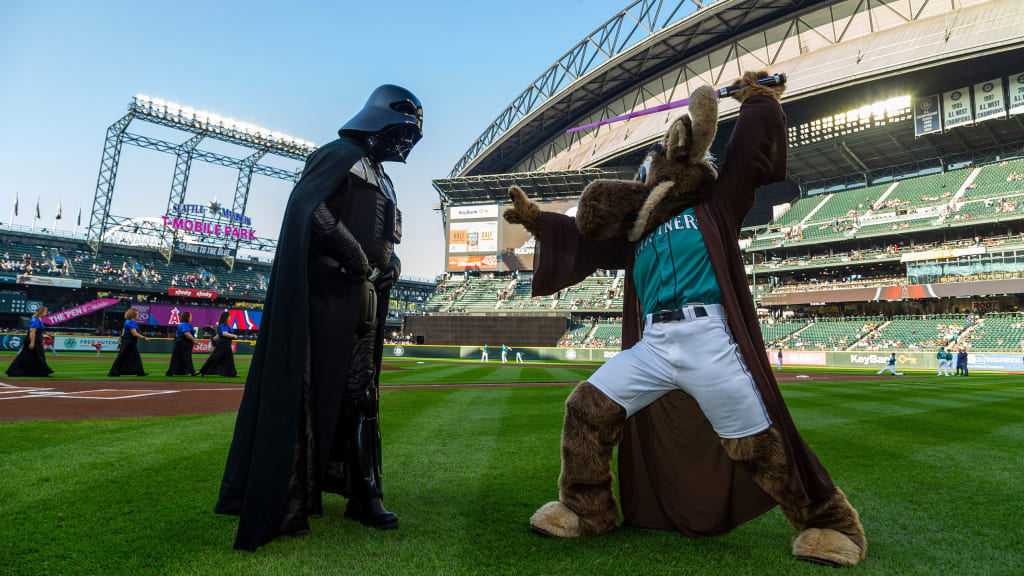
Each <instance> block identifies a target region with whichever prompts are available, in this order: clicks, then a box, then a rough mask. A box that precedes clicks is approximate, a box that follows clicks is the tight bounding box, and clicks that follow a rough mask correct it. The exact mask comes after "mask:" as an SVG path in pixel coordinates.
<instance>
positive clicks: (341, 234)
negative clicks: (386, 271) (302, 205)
mask: <svg viewBox="0 0 1024 576" xmlns="http://www.w3.org/2000/svg"><path fill="white" fill-rule="evenodd" d="M312 232H313V233H312V236H311V242H312V246H313V248H314V249H315V250H316V251H317V252H319V253H321V254H324V255H326V256H328V257H330V258H333V259H334V260H337V261H338V263H339V264H341V266H342V269H343V270H342V277H344V278H345V279H346V280H349V281H351V282H362V281H363V280H365V279H366V278H367V277H368V276H369V275H370V271H371V270H370V263H369V262H368V261H367V259H366V254H365V253H364V252H363V248H362V246H360V245H359V241H358V240H356V238H355V236H353V235H352V233H351V232H349V230H348V228H346V227H345V224H344V223H342V222H339V221H337V220H336V219H335V218H334V215H333V214H331V211H330V209H328V208H327V205H326V204H325V203H323V202H321V203H319V204H317V206H316V208H314V209H313V218H312Z"/></svg>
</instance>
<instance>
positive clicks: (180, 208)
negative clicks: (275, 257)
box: [161, 202, 256, 240]
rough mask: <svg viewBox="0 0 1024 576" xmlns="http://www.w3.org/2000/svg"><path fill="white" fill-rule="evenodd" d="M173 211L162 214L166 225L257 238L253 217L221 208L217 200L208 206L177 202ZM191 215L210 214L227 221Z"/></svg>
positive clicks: (208, 233) (226, 236) (203, 232)
mask: <svg viewBox="0 0 1024 576" xmlns="http://www.w3.org/2000/svg"><path fill="white" fill-rule="evenodd" d="M171 213H172V214H171V215H169V216H161V218H163V220H164V227H171V228H174V229H175V230H185V231H187V232H194V233H196V234H204V235H207V236H219V237H221V238H238V239H239V240H255V239H256V230H255V229H254V228H252V219H251V218H249V217H248V216H245V215H243V214H239V213H237V212H232V211H231V210H228V209H226V208H221V206H220V204H218V203H217V202H210V204H209V205H207V206H204V205H202V204H175V205H174V206H172V207H171ZM190 215H194V216H202V217H206V216H207V215H209V216H213V217H214V218H222V219H224V220H225V222H224V223H223V224H222V223H219V222H210V221H209V220H207V219H200V220H197V219H194V218H189V216H190Z"/></svg>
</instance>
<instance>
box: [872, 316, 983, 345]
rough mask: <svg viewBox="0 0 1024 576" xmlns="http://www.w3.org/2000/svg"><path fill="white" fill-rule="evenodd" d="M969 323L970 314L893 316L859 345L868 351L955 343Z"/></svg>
mask: <svg viewBox="0 0 1024 576" xmlns="http://www.w3.org/2000/svg"><path fill="white" fill-rule="evenodd" d="M966 326H967V318H966V316H938V317H933V318H893V320H892V321H891V322H889V323H888V324H886V325H884V326H882V327H880V328H879V329H878V331H877V332H876V333H874V334H872V335H871V336H869V337H868V338H865V339H864V340H862V341H861V342H859V343H858V344H857V348H858V349H861V348H864V349H867V350H930V349H937V348H938V347H939V346H945V345H947V344H950V343H952V342H953V341H954V340H955V339H956V338H957V337H958V335H959V334H960V332H961V331H962V330H963V329H964V328H965V327H966Z"/></svg>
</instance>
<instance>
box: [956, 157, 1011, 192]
mask: <svg viewBox="0 0 1024 576" xmlns="http://www.w3.org/2000/svg"><path fill="white" fill-rule="evenodd" d="M1018 194H1024V158H1021V159H1017V160H1010V161H1008V162H999V163H997V164H989V165H987V166H983V167H982V168H981V171H980V172H978V175H977V176H976V177H975V178H974V181H973V182H971V185H970V186H968V187H967V190H965V191H964V198H965V199H967V200H977V199H984V198H1001V197H1004V196H1013V195H1018Z"/></svg>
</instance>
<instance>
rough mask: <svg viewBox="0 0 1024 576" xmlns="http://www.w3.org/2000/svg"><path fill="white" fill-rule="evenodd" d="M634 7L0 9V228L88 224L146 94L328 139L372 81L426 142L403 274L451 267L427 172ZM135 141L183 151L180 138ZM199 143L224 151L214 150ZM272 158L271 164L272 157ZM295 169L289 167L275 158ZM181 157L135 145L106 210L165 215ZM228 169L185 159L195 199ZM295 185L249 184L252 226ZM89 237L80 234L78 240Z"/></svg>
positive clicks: (395, 174)
mask: <svg viewBox="0 0 1024 576" xmlns="http://www.w3.org/2000/svg"><path fill="white" fill-rule="evenodd" d="M627 4H628V2H627V0H613V1H609V0H587V1H585V2H584V1H582V0H549V1H536V0H529V1H523V2H516V3H508V2H502V3H499V2H465V1H449V2H440V1H433V2H427V1H424V2H412V1H400V2H359V3H355V2H289V3H284V2H277V3H271V2H256V1H250V2H210V1H208V2H183V3H152V2H95V3H92V2H89V3H87V2H47V1H38V0H37V1H34V2H14V1H10V0H0V126H2V129H3V132H4V137H3V138H0V174H2V177H0V222H3V225H4V226H6V225H7V222H8V220H9V216H10V210H11V206H12V204H13V202H14V197H15V194H16V193H17V194H18V196H19V197H20V202H21V204H20V209H19V213H20V217H19V218H17V219H16V220H15V223H16V224H21V225H26V226H27V225H29V224H31V223H32V214H33V212H34V207H35V203H36V198H37V197H38V198H39V199H40V203H41V206H42V219H41V221H40V222H37V224H36V225H37V228H40V227H47V228H49V227H50V226H51V225H52V223H53V215H54V213H55V211H56V207H57V203H58V202H61V203H62V205H63V211H64V218H65V219H64V221H63V224H62V225H61V226H62V227H66V228H68V229H70V228H71V227H72V226H73V224H74V219H75V216H76V215H77V212H78V207H79V205H81V206H82V211H83V217H82V218H83V228H84V227H85V226H86V225H87V224H88V216H89V212H90V210H91V207H92V200H93V195H94V192H95V187H96V175H97V172H98V169H99V161H100V155H101V152H102V148H103V140H104V134H105V130H106V128H107V126H109V125H110V124H111V123H113V122H114V121H115V120H116V119H117V118H118V117H120V116H121V115H123V114H124V112H125V108H126V106H127V104H128V102H129V101H130V100H131V98H132V96H134V95H135V94H136V93H144V94H148V95H150V96H154V97H159V98H163V99H165V100H168V101H174V102H178V103H180V104H182V105H186V106H191V107H193V108H196V109H204V110H208V111H210V112H215V113H217V114H220V115H222V116H230V117H233V118H236V119H239V120H243V121H245V122H249V123H252V124H256V125H259V126H264V127H267V128H270V129H272V130H278V131H282V132H285V133H288V134H291V135H293V136H295V137H298V138H302V139H305V140H312V141H313V142H316V143H318V144H322V143H325V142H327V141H329V140H331V139H333V138H334V137H336V130H337V128H338V126H340V125H341V124H342V123H343V122H344V121H345V120H346V119H347V118H348V117H350V116H351V115H352V114H353V113H355V112H356V111H357V110H358V109H359V108H360V107H361V106H362V104H363V101H364V100H365V98H366V96H367V95H368V94H369V93H370V91H371V90H372V89H373V88H374V87H376V86H377V85H379V84H383V83H394V84H399V85H403V86H405V87H407V88H409V89H411V90H412V91H413V92H415V93H416V94H417V95H418V96H419V98H420V100H421V101H422V102H423V104H424V109H425V114H424V131H425V136H424V138H423V140H422V141H421V142H420V144H419V145H418V146H417V147H416V149H415V150H414V151H413V153H412V155H411V157H410V159H409V163H408V164H407V165H405V166H402V165H398V164H391V165H389V172H390V173H391V175H392V178H393V179H394V180H395V184H396V188H397V190H398V193H399V199H400V200H399V201H400V206H401V207H402V209H403V212H404V213H405V222H406V231H405V241H404V242H403V244H402V246H401V247H400V250H399V254H400V255H401V256H402V260H403V262H404V272H405V273H406V274H409V275H413V276H420V277H433V276H434V275H435V274H437V273H439V272H441V270H442V267H443V264H444V263H443V256H444V255H443V246H444V238H443V231H442V229H441V220H440V216H439V215H438V214H437V213H435V212H433V211H432V210H431V209H430V208H431V204H432V203H433V202H436V201H437V195H436V193H435V192H434V190H433V188H432V187H431V185H430V180H431V179H432V178H437V177H444V176H446V175H447V174H448V171H449V170H450V169H451V167H452V165H453V164H454V163H455V161H456V160H457V159H458V158H459V157H460V156H461V155H462V153H463V152H464V151H465V150H466V148H467V147H468V146H469V144H470V143H471V142H472V141H473V140H474V139H475V138H476V137H477V136H478V135H479V134H480V132H481V131H482V130H483V129H484V128H485V127H486V126H487V124H488V123H489V122H490V121H491V120H493V119H494V117H495V116H496V115H497V114H498V113H499V112H500V111H501V110H502V109H503V108H504V107H505V106H507V105H508V104H509V103H510V102H511V100H512V99H513V98H514V97H515V96H516V95H517V94H518V93H519V92H520V91H521V90H522V89H523V88H525V87H526V86H527V85H528V84H529V82H531V81H532V80H533V79H534V78H536V76H537V75H538V74H539V73H540V72H542V71H543V70H544V69H545V68H546V67H547V66H549V65H550V64H551V63H552V62H554V61H555V59H556V58H558V57H559V56H561V55H562V54H563V53H564V52H565V51H566V50H568V49H569V48H570V47H571V46H572V45H574V44H575V43H576V42H577V41H579V40H580V39H581V38H582V37H583V36H585V35H586V34H587V33H589V32H590V31H592V30H593V29H594V28H596V27H598V26H600V25H601V24H603V23H604V22H605V21H606V20H607V19H608V18H610V17H611V16H612V15H614V14H615V13H617V12H618V11H619V10H621V9H622V8H624V7H625V6H626V5H627ZM132 126H133V127H132V130H133V131H136V132H139V133H145V134H150V135H153V136H159V137H163V138H166V139H170V140H174V141H184V140H185V139H187V138H186V137H185V135H184V133H174V132H170V131H162V129H156V130H154V129H152V128H148V129H147V128H142V127H136V125H135V124H134V123H133V125H132ZM201 147H203V148H207V149H210V150H213V151H220V152H227V151H229V150H230V148H231V147H230V146H226V145H223V144H220V143H213V144H204V145H202V146H201ZM268 163H274V162H268ZM274 164H275V165H279V166H281V167H289V168H291V167H294V163H289V162H287V161H281V162H276V163H274ZM173 167H174V157H173V156H171V155H166V154H161V153H159V152H153V151H148V150H143V149H139V148H134V147H125V148H124V152H123V153H122V159H121V166H120V170H119V172H118V181H117V186H116V188H115V200H114V204H113V207H112V213H115V214H118V215H124V216H131V217H138V216H160V215H161V214H163V213H164V211H165V209H166V204H167V194H168V191H169V189H170V182H171V176H172V173H173ZM235 178H236V174H235V172H234V171H233V170H231V169H228V168H222V167H216V166H210V165H205V164H202V163H199V162H196V163H194V164H193V170H192V175H191V180H190V183H189V190H188V198H187V200H188V201H189V202H194V203H203V204H205V203H206V202H207V201H209V200H212V199H213V198H214V197H216V198H218V199H219V200H221V201H226V202H227V203H228V204H230V199H231V197H232V194H233V191H234V185H235ZM289 190H290V186H289V185H288V184H286V183H283V182H279V181H275V180H272V179H269V178H265V177H259V176H257V177H256V178H255V179H254V182H253V186H252V192H251V196H250V209H249V214H250V215H251V216H252V218H253V225H254V227H255V228H256V231H257V234H258V235H260V236H269V237H276V235H277V232H278V229H279V227H280V218H281V211H282V209H283V206H284V202H285V200H286V198H287V195H288V192H289ZM82 231H83V230H82V229H80V230H79V233H80V234H81V233H82Z"/></svg>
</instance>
